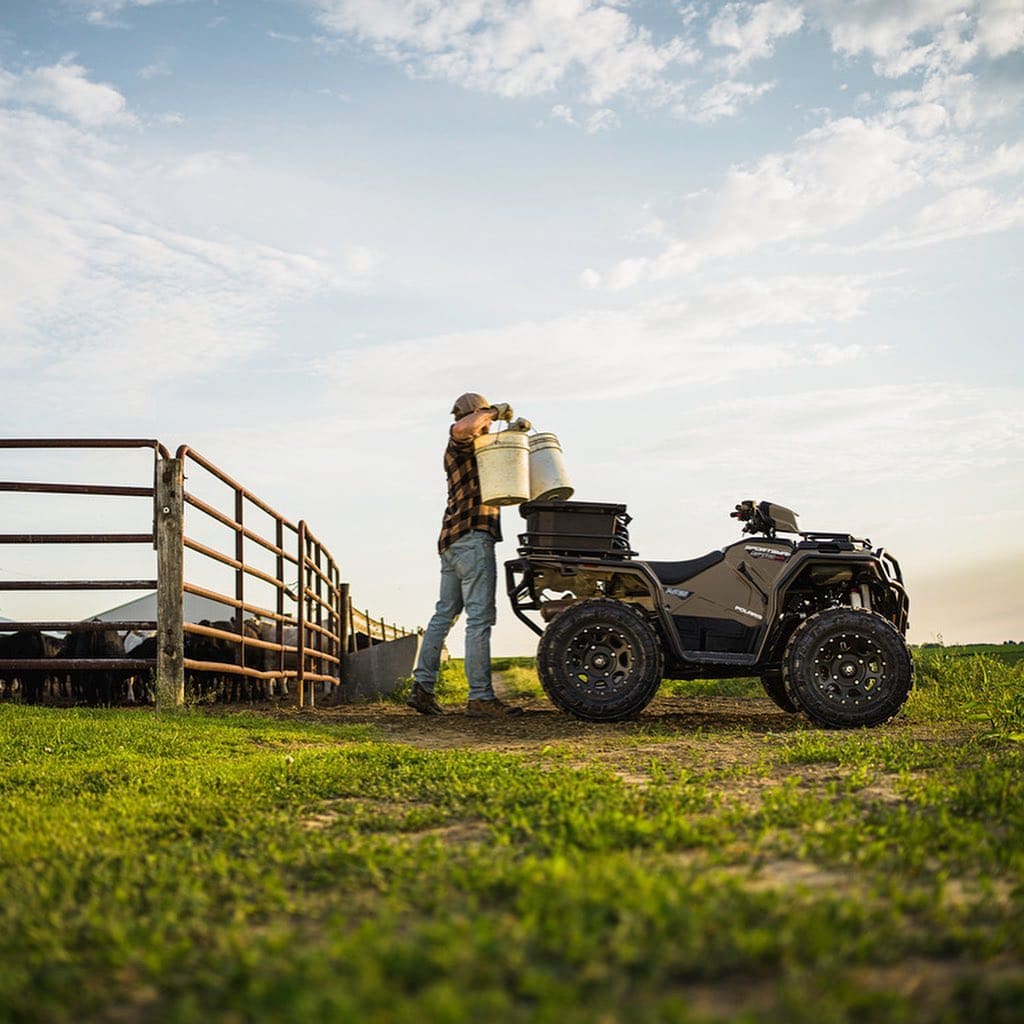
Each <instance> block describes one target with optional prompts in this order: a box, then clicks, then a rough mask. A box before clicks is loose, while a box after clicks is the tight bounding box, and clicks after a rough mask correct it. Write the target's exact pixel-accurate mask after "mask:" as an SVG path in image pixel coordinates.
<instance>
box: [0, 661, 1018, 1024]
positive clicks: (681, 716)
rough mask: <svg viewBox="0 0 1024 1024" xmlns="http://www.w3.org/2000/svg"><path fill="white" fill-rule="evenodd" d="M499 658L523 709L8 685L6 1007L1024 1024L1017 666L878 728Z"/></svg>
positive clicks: (110, 1013)
mask: <svg viewBox="0 0 1024 1024" xmlns="http://www.w3.org/2000/svg"><path fill="white" fill-rule="evenodd" d="M499 667H500V668H501V670H502V677H501V678H502V683H503V685H504V686H505V688H506V692H510V693H512V694H513V695H515V694H519V696H518V697H516V696H513V699H515V700H517V701H519V702H520V703H521V704H522V705H523V706H524V707H525V708H526V713H525V714H524V715H523V716H522V717H521V718H519V719H509V720H508V721H502V722H494V723H492V722H485V723H481V724H478V723H476V722H475V721H474V720H468V719H465V718H464V716H461V715H455V714H453V715H450V716H447V717H446V718H443V719H426V718H421V717H420V716H417V715H415V714H414V713H412V712H410V711H408V710H406V709H405V708H404V707H402V706H401V705H395V704H390V705H388V704H380V705H370V706H363V707H352V708H343V709H337V710H334V709H332V710H323V711H318V712H311V711H302V712H299V711H296V710H294V709H293V710H292V711H291V712H287V711H280V710H274V711H269V710H268V711H264V712H249V713H215V712H210V711H206V712H186V713H183V714H180V715H169V716H164V717H158V716H156V715H154V714H153V713H151V712H148V711H95V710H88V711H87V710H58V709H46V708H29V707H19V706H12V705H6V706H2V707H0V789H2V800H0V963H2V965H3V966H2V970H0V1020H3V1021H11V1022H14V1021H18V1022H33V1021H39V1022H43V1021H45V1022H63V1021H67V1022H71V1021H75V1022H77V1021H110V1022H132V1021H181V1022H185V1021H188V1022H190V1024H191V1022H193V1021H195V1020H198V1019H205V1020H218V1021H220V1020H223V1021H282V1022H284V1021H296V1020H301V1019H310V1020H332V1021H347V1020H361V1021H371V1022H382V1024H383V1022H392V1021H394V1022H404V1021H408V1022H413V1021H416V1022H420V1021H439V1022H459V1021H523V1022H527V1021H529V1022H533V1021H540V1022H545V1021H552V1022H558V1024H571V1022H583V1021H601V1022H617V1021H665V1022H688V1021H695V1022H696V1021H743V1022H759V1021H764V1022H767V1021H773V1022H774V1021H779V1020H785V1021H793V1022H797V1024H800V1022H807V1024H812V1022H813V1024H831V1022H835V1024H846V1022H850V1024H853V1022H869V1021H870V1022H874V1021H879V1022H893V1024H896V1022H910V1021H928V1022H936V1024H939V1022H943V1024H945V1022H954V1021H961V1020H964V1021H966V1020H971V1021H979V1022H982V1021H984V1022H986V1024H988V1022H1000V1021H1005V1022H1010V1021H1014V1022H1016V1021H1019V1020H1020V1019H1021V1005H1022V1002H1024V886H1022V877H1024V876H1022V870H1024V782H1022V768H1024V666H1021V665H1020V664H1017V665H1008V664H1006V663H1005V662H1002V661H999V660H996V659H994V658H991V657H987V656H982V657H978V656H973V657H969V658H964V657H958V656H956V655H955V654H953V653H951V652H950V651H948V650H944V649H938V650H935V649H929V650H927V651H923V652H918V689H917V690H916V691H915V693H914V694H913V695H912V696H911V699H910V701H909V702H908V705H907V707H906V709H905V712H904V713H903V714H902V715H901V716H899V717H898V718H897V719H895V720H894V721H893V722H891V723H889V724H888V725H886V726H884V727H881V728H878V729H874V730H870V731H864V732H853V733H837V732H825V731H821V730H818V729H814V728H812V727H810V725H809V724H808V723H807V722H806V721H805V720H803V719H802V718H800V717H799V716H788V715H785V714H783V713H782V712H781V711H779V710H778V709H777V708H775V706H774V705H773V704H771V703H770V702H769V701H767V700H765V699H763V697H762V696H761V695H760V693H759V691H758V689H757V688H756V687H757V684H756V683H751V682H749V681H748V682H740V683H734V684H730V683H729V681H727V682H724V683H704V684H680V685H679V686H673V687H667V688H666V690H667V691H669V694H668V695H667V696H663V697H659V699H658V700H657V701H656V702H655V704H654V705H652V708H651V709H650V711H649V712H648V713H646V714H645V715H643V716H641V717H640V718H639V719H637V720H636V721H633V722H627V723H619V724H617V725H610V726H595V725H588V724H585V723H579V722H576V721H574V720H571V719H568V718H565V717H564V716H562V715H559V714H557V713H556V712H554V711H553V709H552V708H551V706H550V705H548V704H546V703H545V702H544V701H543V700H542V699H540V698H539V697H538V696H537V690H536V681H535V676H534V677H532V680H531V669H530V666H529V664H528V663H524V664H516V663H513V662H510V663H509V664H507V665H504V664H503V665H500V666H499ZM463 685H464V683H463V681H462V679H461V678H460V671H459V666H458V665H457V664H454V665H452V666H451V667H450V668H449V669H448V672H447V676H446V680H445V688H444V689H443V691H442V692H443V695H444V697H445V698H446V699H448V700H450V701H452V702H453V703H454V702H455V701H458V700H460V699H463V698H464V691H462V690H460V687H461V686H463ZM687 687H690V690H689V691H688V690H687ZM697 687H702V688H703V689H700V690H699V691H698V690H697V689H696V688H697ZM688 693H692V694H693V695H687V694H688ZM673 694H675V695H673Z"/></svg>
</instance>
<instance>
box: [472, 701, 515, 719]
mask: <svg viewBox="0 0 1024 1024" xmlns="http://www.w3.org/2000/svg"><path fill="white" fill-rule="evenodd" d="M522 713H523V709H522V708H515V707H512V706H511V705H510V704H506V703H505V702H504V701H501V700H498V698H497V697H495V698H494V699H493V700H471V701H469V702H468V703H467V704H466V716H467V717H468V718H512V717H515V716H516V715H521V714H522Z"/></svg>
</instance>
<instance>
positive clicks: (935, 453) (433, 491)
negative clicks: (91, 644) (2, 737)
mask: <svg viewBox="0 0 1024 1024" xmlns="http://www.w3.org/2000/svg"><path fill="white" fill-rule="evenodd" d="M1022 128H1024V4H1022V3H1021V0H804V2H799V0H761V2H752V0H737V2H729V3H694V2H686V0H450V2H442V0H247V2H242V0H237V2H236V0H221V2H212V0H33V2H22V0H4V3H3V5H2V10H0V238H2V240H3V244H2V246H0V372H2V374H3V381H4V387H3V395H4V400H3V402H2V403H0V435H3V436H7V437H155V438H159V439H160V440H161V441H163V442H164V443H165V444H166V445H167V446H168V447H169V448H171V449H172V450H173V449H175V448H176V447H177V446H178V445H179V444H182V443H188V444H190V445H191V446H193V447H194V448H195V449H196V450H198V451H200V452H202V453H203V454H204V455H206V456H207V457H208V458H210V459H211V460H212V461H213V462H215V463H216V464H218V465H220V466H222V467H223V468H224V469H225V470H227V471H228V472H229V473H231V475H233V476H234V477H235V478H236V479H239V480H242V481H243V482H244V483H245V484H246V485H247V486H248V487H249V488H250V489H251V490H253V491H255V492H256V493H257V494H259V495H260V496H261V497H263V498H264V499H265V500H267V501H269V502H270V503H271V504H272V505H274V506H275V507H276V508H278V509H279V510H280V511H281V512H282V513H284V514H285V515H286V516H288V517H289V518H292V519H295V520H297V519H299V518H304V519H306V520H307V521H308V522H309V524H310V526H311V527H312V529H313V530H314V531H315V532H316V534H317V535H318V536H319V537H320V538H321V539H322V540H323V541H324V542H325V543H326V544H327V546H328V547H329V548H330V549H331V550H332V551H333V553H334V555H335V557H336V558H337V561H338V562H339V564H340V566H341V571H342V576H343V578H345V579H346V580H348V581H350V583H351V587H352V593H353V595H354V598H355V601H356V603H357V604H358V605H359V606H361V607H366V608H369V609H370V610H371V611H372V612H373V613H374V614H378V613H379V614H383V615H384V616H385V617H386V618H387V619H388V620H389V621H396V622H398V623H400V624H402V625H406V626H417V625H423V624H425V623H426V621H427V619H428V618H429V616H430V614H431V611H432V609H433V603H434V601H435V600H436V590H437V574H438V564H437V554H436V547H435V543H436V537H437V533H438V529H439V525H440V518H441V512H442V509H443V505H444V498H445V480H444V475H443V470H442V463H441V459H442V453H443V448H444V445H445V439H446V434H447V430H448V427H449V424H450V422H451V418H450V416H449V410H450V408H451V404H452V401H453V399H454V398H455V397H456V396H457V395H458V394H460V393H461V392H463V391H478V392H481V393H483V394H485V395H486V396H488V398H489V399H490V400H491V401H495V402H498V401H501V402H508V403H510V404H511V405H512V406H513V407H514V409H515V412H516V414H517V415H523V416H526V417H528V418H529V419H531V420H532V421H533V423H534V424H535V426H536V427H537V428H539V429H541V430H544V431H551V432H554V433H555V434H556V435H557V436H558V437H559V439H560V441H561V444H562V448H563V451H564V457H565V462H566V466H567V468H568V471H569V475H570V476H571V478H572V481H573V483H574V485H575V487H576V495H575V496H576V498H577V499H579V500H584V501H614V502H623V503H625V504H627V506H628V507H629V511H630V513H631V514H632V516H633V524H632V528H631V532H632V540H633V546H634V547H635V548H636V549H637V550H638V551H639V552H640V554H641V556H642V557H646V558H650V559H657V560H672V559H684V558H692V557H696V556H698V555H702V554H704V553H706V552H708V551H710V550H713V549H715V548H718V547H721V546H723V545H725V544H726V543H730V542H732V541H734V540H736V539H738V536H739V535H738V533H737V527H736V524H735V521H734V520H731V519H729V517H728V513H729V511H730V510H731V509H732V507H733V506H734V504H735V503H736V502H737V501H740V500H742V499H746V498H755V499H767V500H771V501H775V502H779V503H781V504H784V505H787V506H789V507H791V508H793V509H795V510H796V511H797V512H798V513H799V514H800V523H801V526H802V527H803V528H805V529H818V530H833V531H844V532H851V533H854V534H855V535H857V536H861V537H868V538H870V539H871V541H872V542H873V543H874V544H876V545H884V546H885V547H886V548H887V549H888V550H889V551H891V552H892V553H893V554H894V555H895V556H896V557H897V558H899V560H900V561H901V563H902V565H903V569H904V573H905V576H906V579H907V585H908V589H909V593H910V598H911V631H910V639H911V641H913V642H917V643H926V642H934V641H937V640H938V639H940V638H941V639H942V640H944V641H945V642H946V643H957V642H982V641H992V642H1001V641H1003V640H1007V639H1012V640H1018V641H1024V612H1022V610H1021V608H1022V601H1021V599H1022V597H1024V593H1022V591H1024V585H1022V583H1021V580H1022V579H1024V539H1022V537H1024V534H1022V530H1021V527H1022V525H1024V518H1022V514H1021V508H1022V504H1024V472H1022V470H1024V464H1022V463H1024V374H1022V369H1024V358H1022V355H1021V345H1020V338H1021V313H1020V295H1021V291H1022V288H1024V244H1022V243H1024V132H1022ZM47 458H48V456H43V455H36V456H32V458H30V459H26V458H24V457H23V456H17V457H15V456H12V455H10V454H4V455H3V457H2V459H0V461H2V462H3V463H4V465H5V467H6V468H5V469H4V470H3V471H0V476H2V477H3V478H5V479H44V478H45V477H46V475H47V473H49V472H50V468H48V464H47V462H46V459H47ZM137 470H138V471H148V470H145V467H144V466H138V465H136V464H132V470H131V471H132V472H133V473H134V472H136V471H137ZM76 471H77V472H79V473H80V474H84V477H83V478H88V479H94V478H96V477H97V474H103V473H112V474H114V475H116V474H117V473H118V472H120V469H114V468H108V467H105V466H100V464H99V462H98V461H96V460H92V459H88V460H83V461H80V462H79V463H78V466H77V470H76ZM0 497H3V498H4V499H5V500H4V509H5V511H4V515H5V518H6V520H7V522H8V523H13V524H17V523H19V522H20V523H21V524H22V527H21V528H32V527H33V526H35V525H37V524H39V523H41V522H44V521H46V520H47V517H48V516H50V515H51V514H52V513H53V511H54V509H55V505H54V501H53V499H47V502H48V503H47V504H46V505H45V506H44V505H42V504H40V503H38V502H32V501H29V500H28V499H25V498H18V497H17V496H11V495H2V496H0ZM89 514H93V513H92V512H90V513H89ZM75 515H76V516H77V515H78V513H75ZM502 517H503V523H504V531H505V536H506V540H505V542H504V543H503V544H501V545H500V546H499V548H498V557H499V561H504V560H505V559H508V558H513V557H515V548H516V540H515V535H516V533H517V532H519V531H520V530H521V529H522V520H521V519H520V517H519V515H518V511H517V510H516V509H515V508H510V509H506V510H505V511H504V512H503V513H502ZM76 521H77V520H76ZM26 522H27V523H29V526H28V527H26V526H25V523H26ZM11 528H12V529H13V528H14V527H11ZM72 528H73V527H71V526H69V525H68V524H67V523H65V524H64V526H63V529H65V530H69V529H72ZM69 550H70V549H64V550H63V551H62V552H60V553H59V555H58V554H54V553H52V552H51V553H50V554H47V555H46V556H45V558H50V559H54V558H57V557H60V558H63V559H65V562H64V567H65V568H67V569H68V572H67V575H68V576H74V575H77V574H78V571H81V570H84V569H85V568H87V567H86V566H85V565H84V563H83V564H82V565H78V564H77V563H76V564H72V565H71V566H70V567H68V566H67V559H68V558H69ZM111 550H113V549H107V550H106V553H105V556H104V557H105V558H107V559H108V562H107V564H106V565H105V566H104V567H103V568H105V570H106V571H108V572H111V573H113V571H114V569H115V568H117V567H119V566H120V565H121V564H122V563H121V562H118V561H117V559H121V558H124V559H127V557H128V556H127V555H121V553H120V552H117V553H116V554H114V555H111V554H110V551H111ZM50 564H51V563H47V565H50ZM53 564H55V563H53ZM124 564H127V563H124ZM47 565H44V555H43V553H42V552H41V551H40V550H39V549H35V550H32V549H21V548H6V549H2V550H0V580H2V579H5V578H6V579H24V578H33V576H42V575H45V573H46V571H48V569H47ZM64 599H65V600H68V598H67V597H65V598H64ZM81 600H85V598H82V599H81ZM91 600H93V601H95V600H96V598H95V595H93V596H92V598H91ZM119 601H120V599H118V600H117V601H115V600H113V599H112V600H111V601H110V602H109V603H110V604H114V603H119ZM24 607H25V605H24V604H19V598H18V597H17V596H16V595H13V594H10V593H0V614H3V615H8V616H9V617H18V615H19V614H20V613H21V612H22V611H23V610H24ZM79 610H80V611H81V614H87V613H88V612H89V611H92V610H99V609H91V608H85V607H83V608H81V609H79ZM55 612H56V610H55ZM61 614H70V613H69V612H68V611H62V613H61ZM53 617H61V615H59V614H54V615H53ZM461 634H462V629H461V624H460V626H458V627H457V628H456V630H455V631H454V632H453V634H452V638H451V647H452V650H453V652H454V653H456V654H458V653H460V652H461V649H462V636H461ZM534 639H535V638H534V637H533V634H531V633H530V632H529V631H528V630H526V628H525V627H524V626H522V625H521V624H520V623H518V622H517V621H516V620H515V619H514V618H513V616H512V614H511V611H510V610H509V607H508V603H507V601H506V600H505V598H504V595H503V594H501V593H499V601H498V625H497V627H496V631H495V637H494V645H493V649H494V651H495V653H496V654H527V653H532V650H533V647H534Z"/></svg>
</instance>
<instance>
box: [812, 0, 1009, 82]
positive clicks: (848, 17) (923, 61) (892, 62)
mask: <svg viewBox="0 0 1024 1024" xmlns="http://www.w3.org/2000/svg"><path fill="white" fill-rule="evenodd" d="M806 2H807V7H808V9H809V10H810V11H812V12H813V13H814V15H815V16H816V19H817V20H818V21H819V22H820V23H821V24H822V25H824V27H825V28H826V29H827V31H828V32H829V34H830V36H831V39H832V45H833V47H834V48H835V49H836V51H837V52H839V53H843V54H848V55H851V56H854V55H857V54H861V53H867V54H870V55H871V56H872V57H874V58H875V70H876V71H877V72H878V73H879V74H882V75H887V76H890V77H898V76H900V75H905V74H907V73H909V72H911V71H916V70H926V71H932V72H935V71H947V72H948V71H955V70H959V69H962V68H963V67H965V66H966V65H967V64H968V63H969V62H970V61H972V60H974V59H975V58H976V57H978V55H979V54H980V53H982V52H984V53H986V54H988V55H989V56H991V57H1001V56H1005V55H1006V54H1008V53H1011V52H1014V51H1019V50H1021V49H1024V10H1022V8H1021V5H1020V3H1019V0H859V2H857V3H849V2H846V0H806Z"/></svg>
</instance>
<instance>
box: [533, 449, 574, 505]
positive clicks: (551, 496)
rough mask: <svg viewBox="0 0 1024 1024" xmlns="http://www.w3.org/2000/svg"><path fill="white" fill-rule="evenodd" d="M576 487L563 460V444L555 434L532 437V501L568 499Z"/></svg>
mask: <svg viewBox="0 0 1024 1024" xmlns="http://www.w3.org/2000/svg"><path fill="white" fill-rule="evenodd" d="M574 490H575V488H574V487H573V486H572V484H570V483H569V476H568V474H567V473H566V472H565V465H564V463H563V462H562V446H561V445H560V444H559V443H558V438H557V437H555V435H554V434H534V435H533V436H532V437H531V438H530V501H567V500H568V499H569V498H571V497H572V496H573V492H574Z"/></svg>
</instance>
